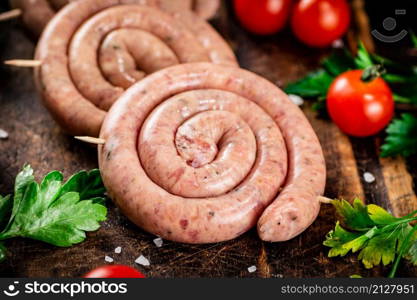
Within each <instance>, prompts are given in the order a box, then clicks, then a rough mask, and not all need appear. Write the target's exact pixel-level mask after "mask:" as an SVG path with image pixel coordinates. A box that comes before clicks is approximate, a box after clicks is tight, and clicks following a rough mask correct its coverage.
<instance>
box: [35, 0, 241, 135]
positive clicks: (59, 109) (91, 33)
mask: <svg viewBox="0 0 417 300" xmlns="http://www.w3.org/2000/svg"><path fill="white" fill-rule="evenodd" d="M153 1H154V0H101V1H96V0H80V1H75V2H73V3H70V4H68V5H67V6H65V7H64V8H63V9H61V10H60V11H59V12H58V13H57V14H56V15H55V17H54V18H53V19H52V20H51V22H50V23H49V24H48V26H47V27H46V29H45V31H44V32H43V34H42V37H41V39H40V41H39V43H38V46H37V49H36V55H35V57H36V59H38V60H41V61H42V65H41V67H39V68H38V69H36V70H35V78H36V82H37V87H38V90H39V91H40V93H41V94H42V96H43V97H42V98H43V100H44V103H45V105H46V107H47V108H48V109H49V111H50V112H51V113H52V115H53V116H54V118H55V119H56V120H57V122H58V123H59V124H60V125H61V126H62V127H63V128H64V129H65V130H66V131H67V132H69V133H70V134H74V135H90V136H97V135H98V133H99V130H100V126H101V123H102V121H103V118H104V116H105V114H106V111H107V110H108V109H109V108H110V106H111V105H112V103H113V102H114V101H115V100H116V99H117V98H118V97H119V96H120V95H121V94H122V92H123V91H124V89H125V88H127V87H129V86H130V85H132V84H133V83H134V82H136V81H137V80H140V79H141V78H143V77H144V76H145V75H146V74H149V73H152V72H154V71H156V70H159V69H161V68H164V67H168V66H172V65H175V64H178V63H188V62H201V61H207V62H210V61H211V62H214V63H218V64H225V65H233V66H236V65H237V62H236V58H235V56H234V54H233V51H232V50H231V49H230V47H229V46H228V45H227V43H226V42H225V41H224V40H223V39H222V38H221V36H220V35H219V34H218V33H217V32H216V31H215V30H214V29H213V28H212V27H211V26H210V25H209V24H208V23H207V22H205V21H204V20H202V19H201V18H199V17H197V16H196V15H194V14H193V13H191V12H188V11H185V12H181V13H179V12H177V13H173V14H171V15H170V14H167V13H165V12H163V11H161V10H159V9H156V8H153V7H150V6H145V5H138V4H148V5H152V4H153V3H154V2H153Z"/></svg>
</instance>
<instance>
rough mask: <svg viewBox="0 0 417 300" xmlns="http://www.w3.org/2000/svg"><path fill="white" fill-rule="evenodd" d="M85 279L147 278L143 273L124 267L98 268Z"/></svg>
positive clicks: (85, 276) (108, 266)
mask: <svg viewBox="0 0 417 300" xmlns="http://www.w3.org/2000/svg"><path fill="white" fill-rule="evenodd" d="M83 277H84V278H145V275H143V274H142V273H141V272H139V271H137V270H136V269H134V268H131V267H128V266H123V265H107V266H101V267H98V268H96V269H94V270H92V271H90V272H88V273H87V274H85V275H84V276H83Z"/></svg>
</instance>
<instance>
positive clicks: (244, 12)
mask: <svg viewBox="0 0 417 300" xmlns="http://www.w3.org/2000/svg"><path fill="white" fill-rule="evenodd" d="M233 2H234V8H235V13H236V16H237V18H238V19H239V21H240V22H241V23H242V25H243V26H244V27H245V28H246V29H247V30H249V31H250V32H252V33H256V34H263V35H266V34H273V33H276V32H278V31H279V30H281V29H282V28H283V27H284V26H285V23H286V22H287V19H288V16H289V13H290V8H291V0H234V1H233Z"/></svg>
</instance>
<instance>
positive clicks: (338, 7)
mask: <svg viewBox="0 0 417 300" xmlns="http://www.w3.org/2000/svg"><path fill="white" fill-rule="evenodd" d="M349 22H350V9H349V5H348V4H347V2H346V0H300V1H299V2H297V3H296V4H295V6H294V9H293V13H292V15H291V27H292V30H293V32H294V34H295V35H296V37H297V38H298V39H299V40H300V41H301V42H303V43H305V44H307V45H309V46H313V47H326V46H329V45H330V44H331V43H332V42H333V41H335V40H337V39H339V38H340V37H342V36H343V35H344V34H345V33H346V31H347V29H348V27H349Z"/></svg>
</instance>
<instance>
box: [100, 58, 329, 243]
mask: <svg viewBox="0 0 417 300" xmlns="http://www.w3.org/2000/svg"><path fill="white" fill-rule="evenodd" d="M100 137H101V138H103V139H105V140H106V143H105V145H103V146H100V147H99V164H100V170H101V172H102V176H103V180H104V184H105V185H106V187H107V189H108V191H109V195H110V196H111V197H112V199H114V201H115V202H116V203H117V204H118V206H119V207H120V208H121V209H122V211H123V212H124V213H125V214H126V215H127V216H128V217H129V218H130V220H132V221H133V222H134V223H136V224H137V225H138V226H140V227H142V228H144V229H145V230H147V231H149V232H151V233H153V234H156V235H159V236H161V237H163V238H165V239H169V240H173V241H179V242H186V243H212V242H218V241H224V240H229V239H232V238H235V237H237V236H239V235H240V234H242V233H244V232H245V231H247V230H248V229H250V228H251V227H253V226H254V225H255V224H256V223H257V222H258V232H259V235H260V237H261V238H262V239H263V240H266V241H283V240H288V239H290V238H292V237H294V236H296V235H297V234H299V233H300V232H302V231H303V230H304V229H305V228H307V227H308V226H309V225H310V224H311V223H312V222H313V221H314V219H315V218H316V216H317V214H318V211H319V206H320V205H319V201H318V200H317V196H319V195H321V194H322V193H323V190H324V185H325V174H326V170H325V164H324V159H323V154H322V150H321V147H320V144H319V142H318V139H317V137H316V135H315V133H314V131H313V129H312V128H311V126H310V124H309V123H308V121H307V119H306V118H305V116H304V114H303V113H302V111H301V110H300V109H299V108H298V107H297V106H296V105H294V104H293V103H292V102H291V101H290V100H289V99H288V97H287V96H286V95H285V94H284V93H283V92H282V91H281V90H280V89H278V88H277V87H276V86H274V85H273V84H272V83H270V82H268V81H267V80H265V79H263V78H261V77H259V76H257V75H255V74H253V73H251V72H249V71H245V70H242V69H239V68H234V67H228V66H220V65H214V64H209V63H191V64H182V65H177V66H173V67H169V68H166V69H164V70H161V71H158V72H156V73H154V74H152V75H150V76H148V77H147V78H145V79H144V80H142V81H140V82H139V83H136V84H135V85H133V86H132V87H131V88H130V89H128V90H127V91H126V92H125V93H124V94H123V95H122V96H121V97H120V98H119V100H118V101H117V102H116V103H115V105H113V107H112V108H111V110H110V112H109V113H108V114H107V116H106V119H105V121H104V124H103V127H102V130H101V133H100ZM287 168H288V170H287ZM284 181H285V184H284ZM258 220H259V221H258Z"/></svg>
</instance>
